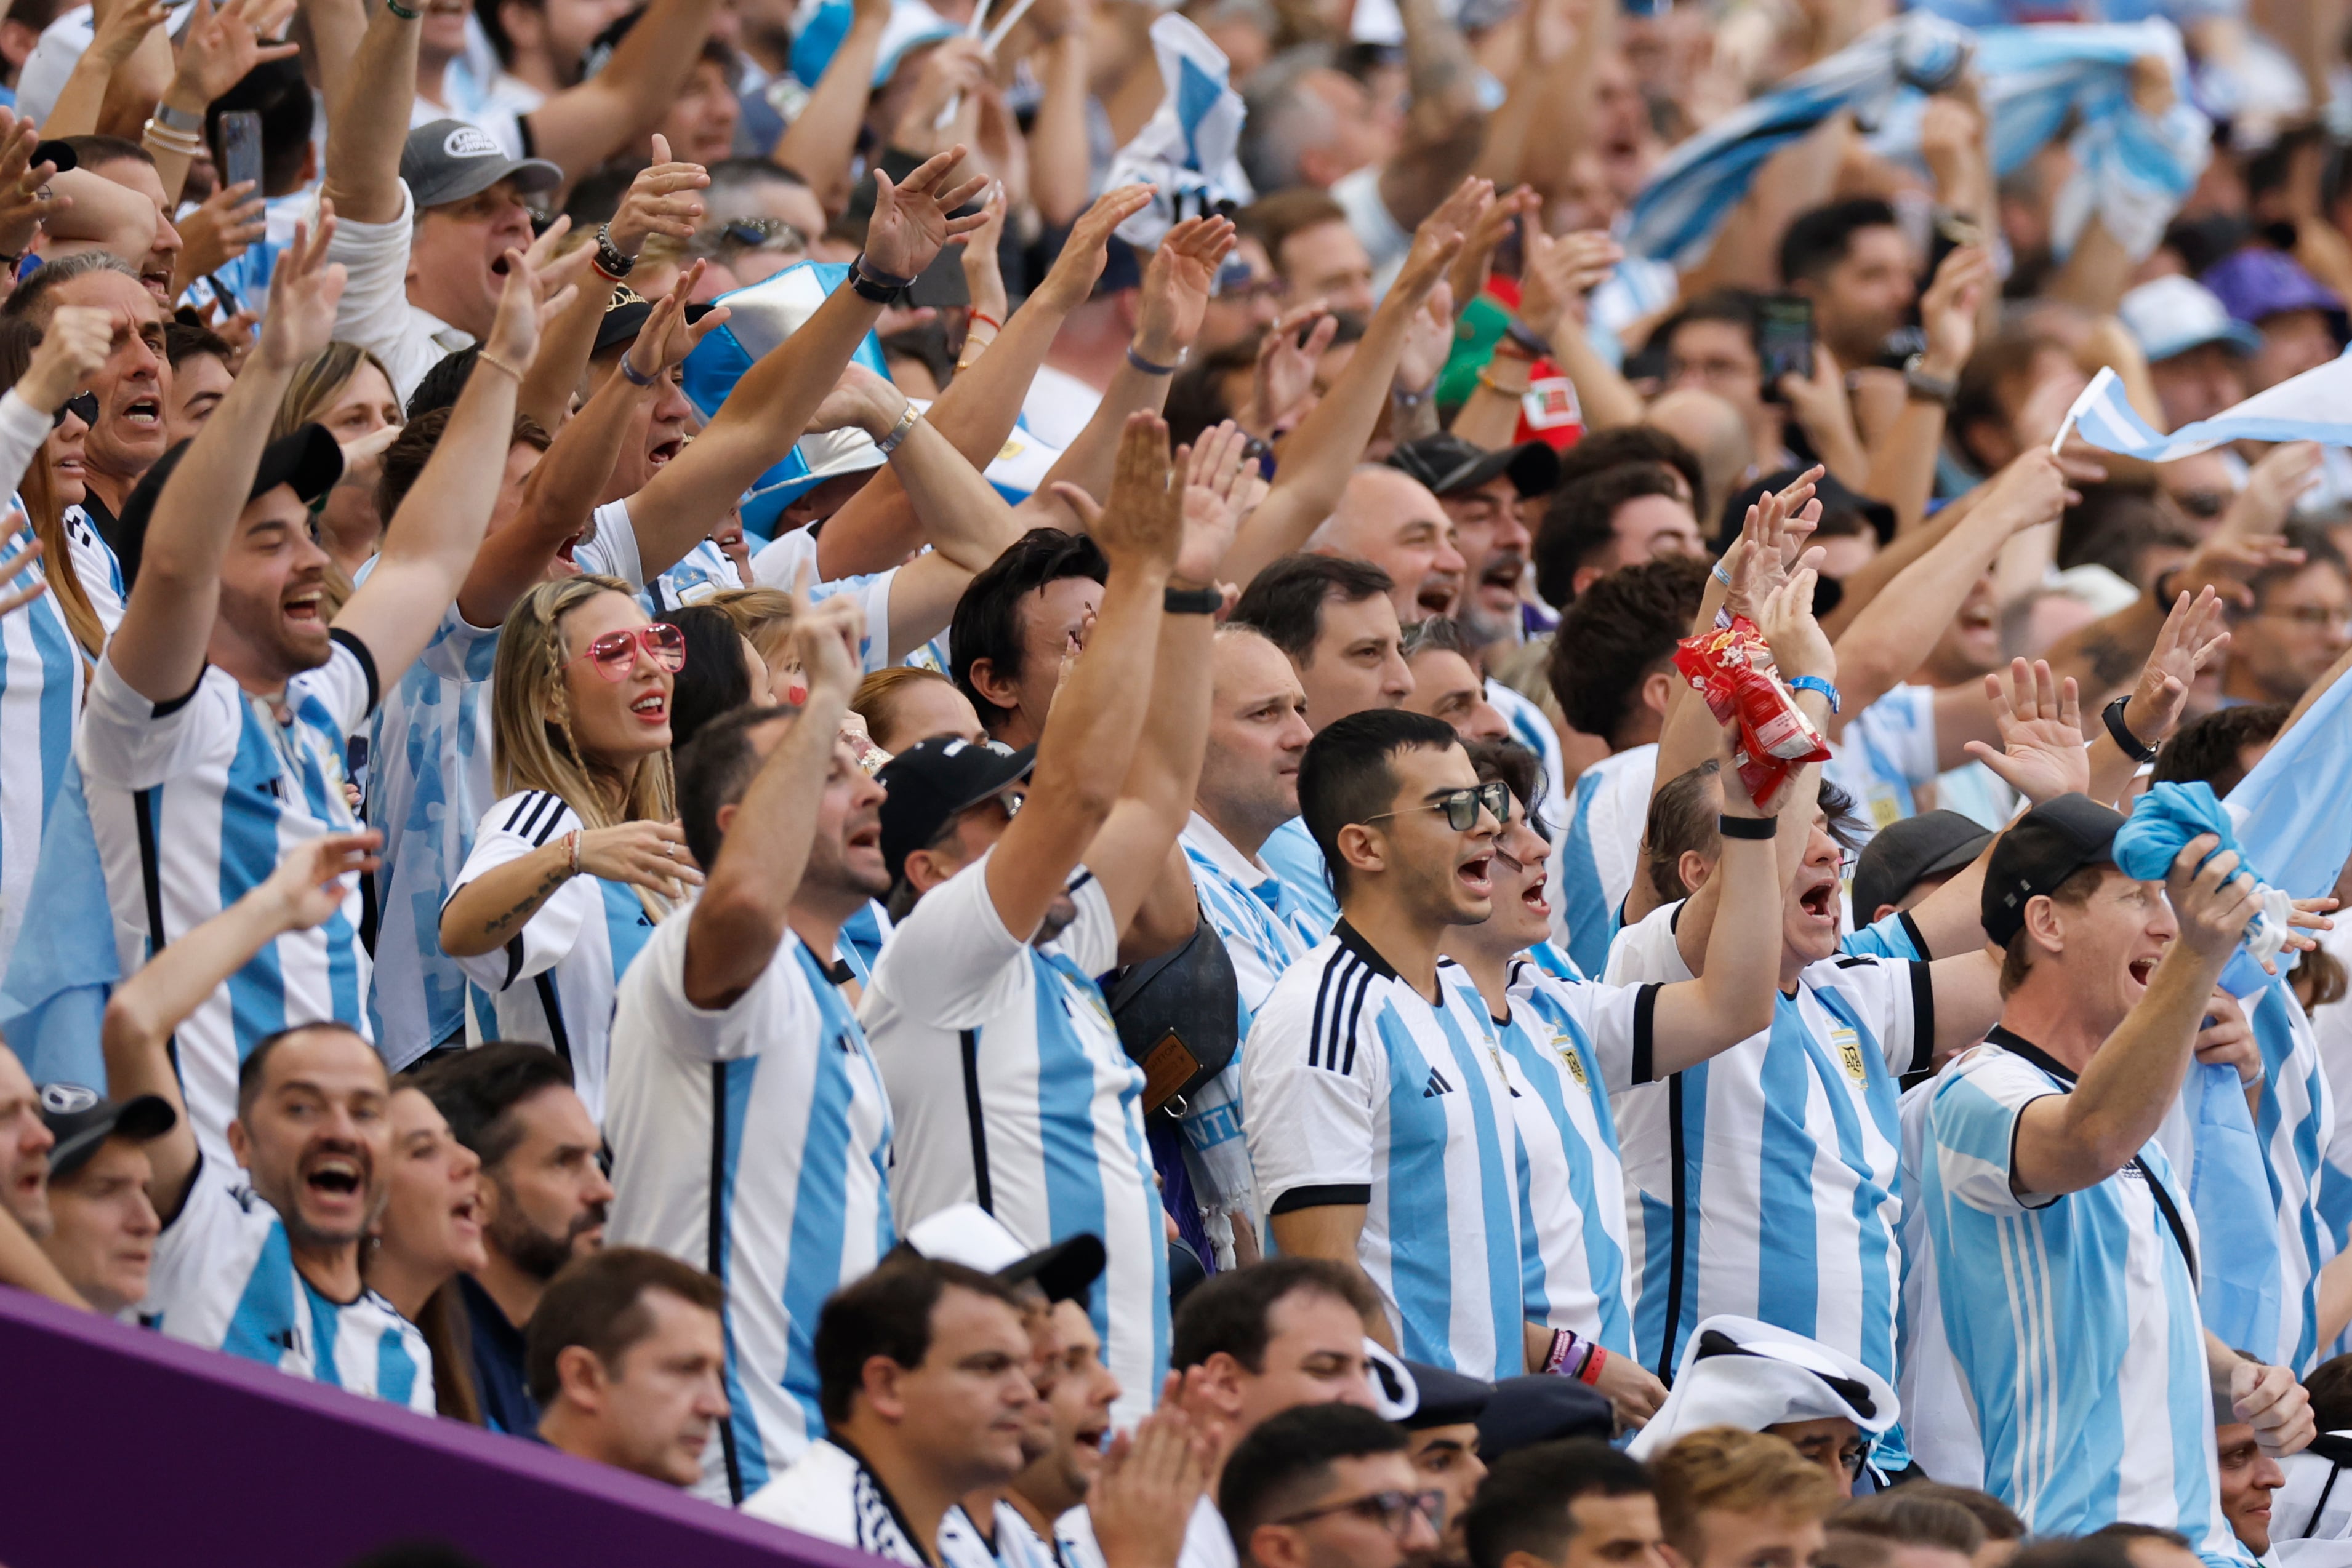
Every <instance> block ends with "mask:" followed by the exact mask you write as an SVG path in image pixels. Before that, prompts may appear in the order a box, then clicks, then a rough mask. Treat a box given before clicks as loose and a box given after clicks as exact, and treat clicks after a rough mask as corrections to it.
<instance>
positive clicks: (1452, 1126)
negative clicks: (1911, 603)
mask: <svg viewBox="0 0 2352 1568" xmlns="http://www.w3.org/2000/svg"><path fill="white" fill-rule="evenodd" d="M1298 800H1299V810H1300V814H1301V815H1302V816H1303V818H1304V819H1305V821H1306V823H1307V830H1308V831H1310V832H1311V833H1313V835H1314V837H1315V841H1316V842H1317V844H1318V846H1320V848H1321V849H1322V852H1323V855H1324V859H1325V861H1326V862H1327V863H1328V865H1329V866H1330V868H1331V873H1332V881H1333V883H1334V887H1335V890H1336V891H1337V893H1338V894H1339V908H1340V918H1339V925H1337V926H1336V927H1334V929H1333V931H1332V934H1331V935H1330V936H1328V937H1327V938H1326V939H1325V940H1324V941H1323V942H1322V943H1321V944H1320V945H1319V946H1317V947H1316V948H1315V949H1314V951H1312V952H1311V953H1309V954H1308V955H1307V956H1306V957H1305V958H1303V959H1301V960H1299V961H1298V962H1297V963H1296V964H1294V965H1292V966H1291V967H1290V968H1289V970H1288V971H1287V972H1286V973H1285V975H1284V976H1283V977H1282V979H1281V980H1280V981H1279V982H1278V983H1277V984H1276V986H1275V988H1274V991H1273V993H1272V994H1271V995H1270V996H1269V997H1268V998H1267V999H1266V1002H1265V1006H1264V1007H1263V1008H1261V1009H1258V1013H1257V1016H1256V1019H1255V1021H1254V1022H1253V1023H1252V1025H1251V1028H1250V1036H1249V1042H1248V1047H1247V1049H1246V1050H1245V1051H1244V1052H1243V1054H1242V1083H1243V1090H1242V1099H1243V1103H1244V1104H1246V1105H1248V1106H1249V1108H1250V1113H1249V1118H1248V1124H1247V1133H1248V1136H1249V1145H1250V1157H1251V1161H1252V1163H1253V1165H1254V1166H1255V1169H1256V1172H1257V1179H1258V1189H1259V1197H1260V1198H1261V1200H1262V1201H1264V1202H1265V1203H1266V1204H1267V1206H1268V1207H1267V1214H1268V1216H1269V1222H1270V1224H1271V1226H1272V1228H1273V1231H1274V1237H1275V1241H1276V1246H1277V1247H1278V1248H1279V1249H1281V1250H1282V1251H1284V1252H1286V1253H1301V1254H1306V1255H1308V1256H1312V1257H1319V1258H1328V1259H1331V1260H1335V1261H1340V1262H1347V1263H1353V1264H1356V1265H1358V1266H1360V1267H1361V1268H1362V1270H1364V1272H1365V1273H1366V1274H1367V1275H1369V1276H1370V1279H1371V1281H1372V1283H1373V1284H1374V1285H1375V1286H1376V1287H1378V1288H1379V1290H1380V1291H1381V1294H1382V1296H1383V1297H1384V1299H1385V1301H1386V1304H1387V1307H1388V1311H1389V1315H1390V1320H1391V1330H1392V1333H1393V1336H1394V1344H1395V1347H1396V1348H1397V1349H1398V1350H1399V1351H1400V1352H1401V1353H1402V1354H1404V1355H1405V1356H1407V1357H1409V1358H1411V1359H1413V1360H1416V1361H1425V1362H1429V1363H1431V1364H1434V1365H1438V1366H1444V1367H1447V1368H1449V1369H1450V1370H1453V1371H1456V1372H1462V1373H1466V1374H1468V1375H1472V1376H1475V1377H1486V1378H1493V1377H1507V1376H1513V1375H1517V1374H1518V1373H1519V1372H1521V1371H1522V1370H1525V1369H1526V1368H1527V1367H1528V1366H1529V1365H1530V1364H1533V1365H1535V1366H1537V1367H1539V1368H1540V1367H1542V1366H1543V1365H1544V1363H1545V1360H1546V1357H1547V1356H1548V1354H1549V1349H1550V1344H1551V1337H1552V1336H1551V1331H1550V1330H1549V1328H1547V1327H1543V1326H1541V1325H1540V1323H1538V1322H1530V1321H1529V1319H1530V1318H1535V1319H1541V1318H1542V1317H1543V1316H1544V1315H1545V1314H1544V1313H1543V1312H1541V1311H1540V1310H1538V1311H1536V1312H1529V1311H1528V1302H1527V1301H1526V1298H1525V1290H1524V1286H1523V1281H1522V1273H1521V1268H1520V1250H1519V1249H1520V1246H1521V1239H1520V1236H1519V1230H1518V1223H1519V1221H1518V1215H1519V1208H1520V1203H1521V1195H1520V1192H1519V1178H1520V1169H1519V1167H1520V1164H1521V1162H1520V1158H1519V1147H1518V1141H1517V1134H1515V1133H1514V1132H1513V1130H1512V1127H1513V1118H1512V1111H1511V1103H1512V1099H1513V1097H1514V1096H1523V1095H1526V1094H1528V1093H1531V1092H1533V1091H1532V1089H1531V1087H1530V1086H1529V1084H1528V1082H1527V1081H1526V1080H1525V1077H1524V1074H1523V1073H1522V1071H1520V1070H1519V1069H1518V1068H1517V1067H1515V1066H1513V1065H1511V1063H1510V1059H1509V1058H1508V1057H1507V1055H1506V1054H1505V1053H1504V1052H1503V1051H1501V1050H1500V1048H1499V1047H1498V1046H1497V1044H1496V1040H1495V1039H1494V1037H1493V1035H1492V1033H1491V1030H1490V1025H1489V1024H1488V1021H1487V1019H1486V1018H1485V1017H1484V1016H1483V1014H1484V1010H1485V1009H1475V1008H1471V1007H1468V1006H1466V1005H1465V1004H1464V1003H1462V1002H1461V1001H1460V1000H1458V999H1457V998H1454V997H1453V996H1452V995H1451V992H1452V989H1453V988H1448V987H1446V986H1444V984H1443V983H1442V977H1441V976H1440V975H1439V972H1438V964H1439V952H1438V950H1439V946H1440V944H1441V943H1442V942H1443V941H1444V938H1445V936H1446V935H1447V932H1448V928H1449V927H1452V926H1456V925H1480V924H1482V923H1484V922H1485V921H1486V920H1487V919H1488V918H1489V917H1490V916H1491V915H1493V913H1494V893H1495V883H1494V876H1495V871H1496V866H1495V853H1496V842H1497V840H1498V837H1499V835H1500V834H1501V833H1502V831H1503V830H1504V824H1505V822H1506V821H1507V814H1508V811H1509V809H1510V793H1509V789H1508V788H1507V786H1506V785H1504V784H1503V783H1501V782H1500V781H1499V780H1497V781H1496V782H1492V783H1487V784H1481V783H1480V782H1479V781H1478V773H1477V769H1476V768H1475V767H1474V766H1473V765H1472V763H1471V761H1470V758H1469V757H1468V756H1467V755H1466V754H1465V752H1464V750H1463V748H1462V746H1461V743H1460V742H1459V741H1458V740H1456V739H1455V737H1454V731H1453V729H1452V727H1449V726H1447V725H1446V724H1445V723H1444V721H1443V720H1440V719H1434V718H1430V717H1426V716H1423V715H1419V714H1411V713H1403V712H1388V711H1377V712H1368V713H1360V714H1354V715H1350V716H1348V717H1346V718H1343V719H1340V720H1339V721H1338V722H1336V723H1334V724H1330V725H1328V726H1326V727H1324V728H1323V729H1322V730H1321V731H1320V732H1318V734H1317V736H1316V737H1315V739H1314V741H1313V742H1312V743H1311V744H1310V745H1309V746H1308V747H1307V755H1306V758H1305V760H1304V763H1303V765H1302V767H1301V768H1300V771H1299V779H1298ZM1725 817H1726V821H1727V822H1731V823H1734V831H1731V832H1728V833H1727V835H1726V838H1727V843H1726V845H1725V848H1726V849H1727V851H1729V852H1731V853H1733V854H1734V855H1737V856H1742V857H1746V858H1747V859H1748V860H1752V861H1754V862H1756V864H1755V865H1753V866H1746V865H1744V864H1743V867H1742V870H1743V871H1745V872H1746V873H1749V874H1761V875H1763V876H1765V877H1767V878H1769V877H1770V875H1771V873H1770V872H1769V870H1768V869H1766V868H1767V867H1769V865H1770V863H1771V859H1772V849H1771V844H1770V841H1769V839H1770V834H1771V831H1772V821H1771V818H1770V816H1769V813H1765V812H1762V811H1759V810H1758V809H1757V808H1756V807H1755V806H1754V805H1753V804H1752V803H1751V802H1749V801H1748V800H1745V799H1744V798H1742V799H1739V800H1735V801H1727V802H1726V805H1725ZM1650 1010H1651V1009H1649V1008H1646V1007H1641V1006H1637V1007H1636V1009H1635V1013H1636V1019H1635V1021H1634V1023H1633V1027H1632V1030H1631V1042H1632V1045H1633V1052H1632V1056H1633V1062H1632V1066H1631V1069H1630V1071H1631V1072H1632V1075H1633V1077H1635V1078H1636V1079H1639V1078H1644V1077H1647V1076H1648V1063H1647V1060H1646V1059H1647V1057H1648V1055H1649V1049H1648V1046H1649V1040H1648V1025H1647V1019H1646V1015H1647V1013H1648V1012H1649V1011H1650Z"/></svg>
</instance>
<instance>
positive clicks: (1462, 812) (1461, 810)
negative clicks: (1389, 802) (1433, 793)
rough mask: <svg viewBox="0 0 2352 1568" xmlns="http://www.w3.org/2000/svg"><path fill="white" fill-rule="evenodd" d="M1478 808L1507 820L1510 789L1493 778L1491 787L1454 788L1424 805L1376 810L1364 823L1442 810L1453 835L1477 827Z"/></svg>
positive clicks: (1509, 806) (1489, 785)
mask: <svg viewBox="0 0 2352 1568" xmlns="http://www.w3.org/2000/svg"><path fill="white" fill-rule="evenodd" d="M1482 808H1483V809H1484V810H1486V814H1487V815H1489V816H1491V817H1493V818H1494V819H1495V821H1496V822H1498V823H1500V822H1505V821H1509V813H1510V810H1511V787H1510V786H1509V785H1507V784H1506V783H1504V782H1503V781H1502V780H1501V779H1496V780H1495V781H1494V782H1493V783H1491V784H1479V785H1475V786H1473V787H1471V788H1468V789H1456V790H1454V791H1453V792H1452V793H1451V794H1448V795H1444V796H1441V797H1440V798H1439V799H1437V800H1432V801H1430V802H1429V803H1427V804H1426V805H1422V806H1407V807H1406V808H1405V809H1404V810H1402V811H1378V812H1375V813H1373V814H1372V815H1371V816H1369V817H1366V818H1365V819H1364V821H1367V822H1377V821H1380V820H1381V818H1382V817H1402V816H1403V815H1405V814H1406V812H1409V811H1443V812H1444V813H1445V825H1446V826H1447V827H1449V828H1451V829H1453V830H1454V831H1455V832H1457V833H1466V832H1468V831H1470V830H1471V829H1473V828H1475V827H1476V826H1477V825H1478V812H1479V810H1481V809H1482Z"/></svg>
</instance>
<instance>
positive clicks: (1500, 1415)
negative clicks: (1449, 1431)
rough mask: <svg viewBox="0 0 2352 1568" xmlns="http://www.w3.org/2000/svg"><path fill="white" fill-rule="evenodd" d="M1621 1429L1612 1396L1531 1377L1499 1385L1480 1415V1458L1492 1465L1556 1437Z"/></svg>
mask: <svg viewBox="0 0 2352 1568" xmlns="http://www.w3.org/2000/svg"><path fill="white" fill-rule="evenodd" d="M1616 1430H1617V1417H1616V1416H1615V1415H1614V1414H1613V1413H1612V1411H1611V1410H1610V1408H1609V1398H1608V1396H1606V1395H1604V1394H1602V1393H1601V1390H1599V1389H1598V1388H1595V1387H1593V1386H1591V1385H1590V1384H1584V1383H1579V1382H1578V1381H1577V1380H1576V1379H1575V1378H1573V1377H1560V1376H1558V1375H1554V1374H1551V1373H1543V1372H1531V1373H1528V1374H1527V1375H1524V1376H1520V1377H1506V1378H1503V1379H1502V1380H1500V1381H1499V1382H1497V1383H1496V1385H1495V1392H1494V1395H1493V1396H1492V1397H1490V1398H1489V1399H1488V1400H1487V1401H1486V1408H1485V1409H1483V1410H1481V1411H1480V1412H1479V1413H1478V1457H1479V1458H1482V1459H1484V1460H1486V1462H1487V1463H1488V1464H1490V1465H1491V1464H1493V1463H1494V1462H1495V1461H1496V1459H1499V1458H1502V1457H1503V1456H1504V1455H1505V1454H1507V1453H1510V1452H1512V1451H1514V1450H1515V1449H1518V1448H1532V1447H1533V1446H1535V1445H1536V1444H1538V1443H1549V1442H1550V1441H1552V1440H1553V1439H1554V1438H1556V1437H1598V1438H1600V1439H1601V1441H1602V1442H1604V1443H1605V1442H1607V1441H1608V1440H1609V1439H1610V1438H1611V1437H1612V1436H1614V1435H1615V1433H1616Z"/></svg>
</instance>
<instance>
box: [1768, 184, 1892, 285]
mask: <svg viewBox="0 0 2352 1568" xmlns="http://www.w3.org/2000/svg"><path fill="white" fill-rule="evenodd" d="M1893 227H1895V209H1894V208H1893V207H1891V206H1889V205H1887V204H1886V203H1885V202H1884V201H1882V200H1880V199H1879V198H1878V197H1876V196H1853V197H1849V198H1847V199H1846V200H1845V201H1843V202H1832V203H1831V204H1829V205H1827V206H1825V207H1815V208H1814V209H1813V210H1812V211H1811V212H1808V213H1799V214H1797V217H1796V221H1795V222H1793V223H1791V224H1790V225H1789V228H1788V232H1787V233H1786V234H1783V235H1781V236H1780V280H1781V282H1783V283H1786V284H1796V283H1799V282H1806V283H1819V282H1820V281H1821V280H1822V278H1823V277H1827V276H1828V275H1829V273H1830V272H1831V270H1832V268H1834V267H1836V266H1837V265H1838V263H1840V262H1842V261H1843V260H1844V259H1845V258H1846V253H1847V252H1848V251H1850V250H1852V249H1853V236H1854V235H1857V234H1859V233H1861V232H1862V231H1863V230H1864V229H1875V228H1893Z"/></svg>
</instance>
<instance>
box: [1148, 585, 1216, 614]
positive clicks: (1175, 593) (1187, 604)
mask: <svg viewBox="0 0 2352 1568" xmlns="http://www.w3.org/2000/svg"><path fill="white" fill-rule="evenodd" d="M1224 607H1225V596H1224V594H1223V591H1220V590H1217V589H1214V588H1165V589H1162V590H1160V609H1161V610H1162V611H1164V612H1167V613H1168V614H1171V615H1214V614H1215V613H1216V612H1218V611H1220V610H1223V608H1224Z"/></svg>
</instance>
